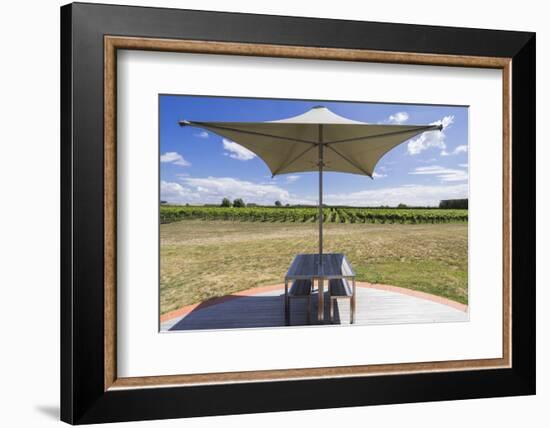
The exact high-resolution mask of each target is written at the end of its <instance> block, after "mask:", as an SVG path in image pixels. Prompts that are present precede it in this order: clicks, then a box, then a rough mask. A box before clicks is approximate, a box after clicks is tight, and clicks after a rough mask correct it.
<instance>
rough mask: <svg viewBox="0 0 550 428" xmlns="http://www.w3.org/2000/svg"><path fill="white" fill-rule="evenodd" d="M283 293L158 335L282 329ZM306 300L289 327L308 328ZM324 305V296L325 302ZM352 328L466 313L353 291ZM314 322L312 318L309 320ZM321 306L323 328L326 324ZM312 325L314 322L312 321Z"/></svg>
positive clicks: (342, 311)
mask: <svg viewBox="0 0 550 428" xmlns="http://www.w3.org/2000/svg"><path fill="white" fill-rule="evenodd" d="M283 296H284V289H281V290H279V289H277V290H272V291H268V292H264V293H258V294H254V295H250V296H238V297H235V298H233V299H229V300H226V301H224V302H223V303H217V304H213V305H208V306H205V307H198V308H196V309H195V310H193V311H191V312H190V313H188V314H186V315H184V316H182V317H180V318H176V319H173V320H169V321H166V322H164V323H162V325H161V331H178V330H204V329H227V328H252V327H282V326H284V307H283ZM306 301H307V299H294V300H293V301H292V303H291V309H290V310H291V318H290V319H291V325H293V326H297V325H308V324H307V322H306V321H307V317H306V314H307V312H306ZM327 301H328V296H327V298H326V299H325V302H327ZM311 304H312V313H317V312H316V311H317V299H316V298H312V299H311ZM355 316H356V325H369V324H403V323H434V322H461V321H468V313H467V312H464V311H461V310H459V309H456V308H453V307H451V306H448V305H445V304H442V303H437V302H434V301H431V300H427V299H423V298H419V297H415V296H410V295H406V294H402V293H396V292H392V291H386V290H376V289H371V288H364V287H357V312H356V315H355ZM313 318H315V317H313ZM328 319H329V318H328V304H325V324H328ZM349 319H350V316H349V302H348V301H347V300H341V301H339V302H336V305H335V310H334V323H335V324H349ZM312 323H316V321H313V320H312Z"/></svg>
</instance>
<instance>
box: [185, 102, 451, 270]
mask: <svg viewBox="0 0 550 428" xmlns="http://www.w3.org/2000/svg"><path fill="white" fill-rule="evenodd" d="M179 124H180V126H196V127H200V128H203V129H206V130H208V131H211V132H214V133H216V134H218V135H221V136H222V137H225V138H227V139H229V140H232V141H234V142H236V143H238V144H240V145H241V146H243V147H246V148H247V149H248V150H250V151H251V152H253V153H255V154H256V155H257V156H258V157H260V158H261V159H262V160H263V161H264V162H265V163H266V164H267V166H268V168H269V169H270V171H271V174H272V176H273V177H275V176H276V175H280V174H288V173H297V172H307V171H318V172H319V254H320V255H321V254H323V171H336V172H347V173H350V174H360V175H367V176H369V177H371V178H372V175H373V172H374V167H375V166H376V164H377V163H378V161H379V160H380V158H382V156H384V154H386V153H387V152H388V151H389V150H391V149H393V148H394V147H396V146H398V145H399V144H401V143H403V142H405V141H407V140H408V139H410V138H412V137H414V136H416V135H418V134H421V133H423V132H426V131H437V130H439V131H441V129H443V127H442V125H388V124H369V123H366V122H358V121H355V120H351V119H347V118H345V117H342V116H339V115H337V114H335V113H333V112H332V111H330V110H329V109H328V108H326V107H323V106H316V107H313V108H312V109H311V110H309V111H307V112H305V113H303V114H300V115H298V116H293V117H289V118H287V119H283V120H275V121H271V122H198V121H187V120H181V121H180V122H179ZM319 260H320V261H321V262H322V260H323V258H322V257H319Z"/></svg>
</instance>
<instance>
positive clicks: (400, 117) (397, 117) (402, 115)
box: [388, 111, 409, 125]
mask: <svg viewBox="0 0 550 428" xmlns="http://www.w3.org/2000/svg"><path fill="white" fill-rule="evenodd" d="M407 120H409V113H407V112H406V111H400V112H398V113H395V114H392V115H391V116H390V117H389V118H388V122H389V123H395V124H397V125H400V124H402V123H405V122H406V121H407Z"/></svg>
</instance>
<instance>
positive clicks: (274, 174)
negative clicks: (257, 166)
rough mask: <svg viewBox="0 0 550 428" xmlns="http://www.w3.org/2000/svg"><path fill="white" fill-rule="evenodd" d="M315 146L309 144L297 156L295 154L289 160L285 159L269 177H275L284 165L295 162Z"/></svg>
mask: <svg viewBox="0 0 550 428" xmlns="http://www.w3.org/2000/svg"><path fill="white" fill-rule="evenodd" d="M314 147H315V146H310V147H308V148H307V149H305V150H304V151H303V152H301V153H300V154H299V155H298V156H296V157H295V158H293V159H292V160H290V161H287V162H286V163H284V164H282V165H281V166H280V167H279V168H277V170H276V171H275V172H274V173H273V174H272V175H271V177H275V176H276V175H277V174H278V173H279V171H282V170H283V169H285V168H286V167H288V166H290V165H292V164H293V163H294V162H296V161H297V160H298V159H300V158H301V157H302V156H303V155H305V154H306V153H307V152H309V151H310V150H311V149H313V148H314Z"/></svg>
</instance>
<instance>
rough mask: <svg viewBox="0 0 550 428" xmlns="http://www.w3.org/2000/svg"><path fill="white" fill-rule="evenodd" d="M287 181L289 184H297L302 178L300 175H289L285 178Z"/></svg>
mask: <svg viewBox="0 0 550 428" xmlns="http://www.w3.org/2000/svg"><path fill="white" fill-rule="evenodd" d="M285 179H286V182H287V183H289V184H290V183H295V182H296V181H298V180H299V179H300V176H299V175H287V176H286V177H285Z"/></svg>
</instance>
